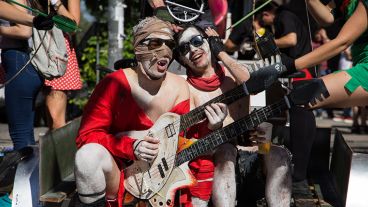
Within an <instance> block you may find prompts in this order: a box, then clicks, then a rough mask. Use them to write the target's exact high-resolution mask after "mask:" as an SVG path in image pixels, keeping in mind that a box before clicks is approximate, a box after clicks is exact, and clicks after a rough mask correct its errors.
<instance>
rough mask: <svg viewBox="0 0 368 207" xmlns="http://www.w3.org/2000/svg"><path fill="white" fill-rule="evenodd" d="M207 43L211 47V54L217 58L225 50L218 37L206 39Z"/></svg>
mask: <svg viewBox="0 0 368 207" xmlns="http://www.w3.org/2000/svg"><path fill="white" fill-rule="evenodd" d="M208 43H209V44H210V47H211V53H212V54H213V55H214V56H215V57H217V56H218V55H219V53H220V52H222V51H224V50H225V46H224V43H223V42H222V40H221V38H220V37H218V36H210V37H208Z"/></svg>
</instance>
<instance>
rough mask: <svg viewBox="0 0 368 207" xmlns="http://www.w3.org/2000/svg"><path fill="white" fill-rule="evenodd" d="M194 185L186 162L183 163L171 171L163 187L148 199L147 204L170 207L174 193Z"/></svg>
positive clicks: (194, 182) (194, 180)
mask: <svg viewBox="0 0 368 207" xmlns="http://www.w3.org/2000/svg"><path fill="white" fill-rule="evenodd" d="M196 183H197V181H196V179H195V178H194V176H193V175H192V173H191V171H190V169H189V167H188V162H186V163H183V164H182V165H180V166H178V167H175V168H174V169H173V171H172V172H171V174H170V176H169V179H168V180H167V182H166V184H165V185H164V187H163V188H161V190H160V191H159V192H157V193H156V194H155V195H154V196H153V197H152V198H150V199H149V202H150V204H151V205H152V206H153V207H163V206H165V207H172V206H174V199H175V193H176V191H177V190H179V189H182V188H185V187H188V186H193V185H195V184H196Z"/></svg>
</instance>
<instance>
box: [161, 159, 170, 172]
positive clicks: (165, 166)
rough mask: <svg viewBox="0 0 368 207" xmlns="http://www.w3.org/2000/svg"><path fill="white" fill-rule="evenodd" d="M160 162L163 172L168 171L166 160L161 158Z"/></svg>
mask: <svg viewBox="0 0 368 207" xmlns="http://www.w3.org/2000/svg"><path fill="white" fill-rule="evenodd" d="M161 161H162V164H163V165H164V168H165V170H166V171H168V170H169V166H168V165H167V162H166V159H165V158H162V159H161Z"/></svg>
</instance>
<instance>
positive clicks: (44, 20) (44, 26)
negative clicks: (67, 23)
mask: <svg viewBox="0 0 368 207" xmlns="http://www.w3.org/2000/svg"><path fill="white" fill-rule="evenodd" d="M53 16H54V14H49V15H48V16H47V17H44V16H41V15H38V16H35V17H34V18H33V26H34V27H35V28H36V29H38V30H50V29H52V27H53V26H54V20H52V17H53Z"/></svg>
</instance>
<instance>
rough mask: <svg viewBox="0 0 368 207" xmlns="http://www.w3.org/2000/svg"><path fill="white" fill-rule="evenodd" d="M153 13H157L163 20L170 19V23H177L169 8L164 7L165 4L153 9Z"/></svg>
mask: <svg viewBox="0 0 368 207" xmlns="http://www.w3.org/2000/svg"><path fill="white" fill-rule="evenodd" d="M153 15H155V16H156V17H157V18H159V19H161V20H163V21H168V22H170V23H175V19H174V18H173V17H172V16H171V14H170V13H169V11H168V10H167V8H166V7H164V6H161V7H157V8H156V9H155V10H154V11H153Z"/></svg>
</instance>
